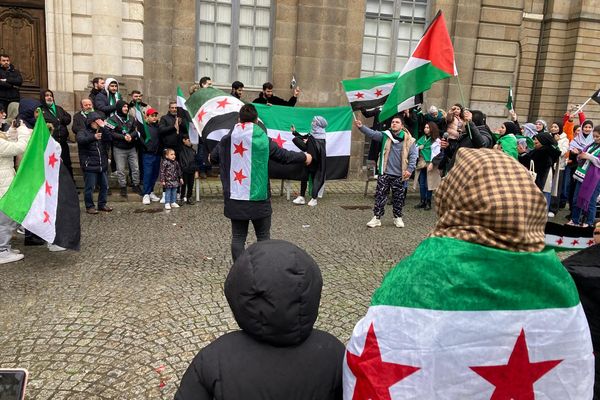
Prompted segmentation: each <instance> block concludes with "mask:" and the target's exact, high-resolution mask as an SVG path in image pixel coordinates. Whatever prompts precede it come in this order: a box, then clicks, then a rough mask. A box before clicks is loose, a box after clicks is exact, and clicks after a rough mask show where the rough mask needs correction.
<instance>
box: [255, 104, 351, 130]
mask: <svg viewBox="0 0 600 400" xmlns="http://www.w3.org/2000/svg"><path fill="white" fill-rule="evenodd" d="M254 106H255V107H256V110H257V111H258V117H259V118H260V119H261V121H262V122H263V123H264V124H265V126H266V127H267V128H268V129H276V130H280V131H286V132H287V131H289V130H290V126H291V125H294V126H295V127H296V130H297V131H298V132H302V133H306V132H310V130H311V122H312V119H313V117H314V116H316V115H320V116H322V117H323V118H325V119H326V120H327V128H325V130H326V131H327V132H340V131H349V130H351V129H352V109H351V108H350V107H348V106H346V107H321V108H306V107H285V106H267V105H264V104H254Z"/></svg>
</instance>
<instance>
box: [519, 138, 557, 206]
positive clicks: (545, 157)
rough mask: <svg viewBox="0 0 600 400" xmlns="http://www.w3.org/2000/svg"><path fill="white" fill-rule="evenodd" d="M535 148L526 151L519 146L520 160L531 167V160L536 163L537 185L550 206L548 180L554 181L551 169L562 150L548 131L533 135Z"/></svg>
mask: <svg viewBox="0 0 600 400" xmlns="http://www.w3.org/2000/svg"><path fill="white" fill-rule="evenodd" d="M533 144H534V149H533V150H531V151H530V152H525V151H524V150H523V149H522V148H519V152H520V154H519V162H520V163H521V164H522V165H523V166H524V167H525V168H529V165H530V163H531V161H533V163H534V169H535V172H536V174H537V176H536V178H535V184H536V186H537V187H538V188H539V189H540V190H541V191H542V192H543V193H544V196H546V200H547V201H548V206H550V194H551V193H550V192H551V188H549V185H548V182H547V181H548V180H549V181H550V182H551V181H552V175H551V170H552V167H553V165H554V164H555V163H557V162H558V159H559V158H560V150H559V149H558V144H557V143H556V140H554V138H553V137H552V135H550V134H549V133H547V132H542V133H538V134H537V135H535V136H534V137H533Z"/></svg>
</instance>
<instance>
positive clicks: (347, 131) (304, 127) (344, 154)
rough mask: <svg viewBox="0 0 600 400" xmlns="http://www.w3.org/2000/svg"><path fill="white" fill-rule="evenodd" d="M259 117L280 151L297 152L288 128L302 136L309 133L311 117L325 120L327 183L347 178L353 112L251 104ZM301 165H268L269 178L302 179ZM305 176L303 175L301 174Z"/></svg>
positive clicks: (347, 108)
mask: <svg viewBox="0 0 600 400" xmlns="http://www.w3.org/2000/svg"><path fill="white" fill-rule="evenodd" d="M254 106H255V107H256V110H257V111H258V117H259V118H260V120H261V121H262V122H263V123H264V125H265V127H266V129H267V134H268V135H269V137H270V138H271V139H272V140H273V141H274V142H275V143H277V145H278V146H279V147H283V148H284V149H286V150H291V151H300V149H298V147H296V145H295V144H294V143H293V142H292V139H293V137H294V136H293V135H292V132H291V126H292V125H294V126H295V127H296V130H297V131H298V132H301V133H307V132H310V130H311V122H312V119H313V117H314V116H316V115H320V116H322V117H323V118H325V119H326V120H327V128H326V138H325V146H326V153H327V167H326V171H327V177H326V179H343V178H346V176H347V175H348V164H349V162H350V146H351V131H352V109H351V108H350V107H323V108H305V107H285V106H267V105H263V104H254ZM303 170H304V166H303V165H301V164H293V165H281V164H279V163H276V162H273V161H271V162H270V164H269V176H270V177H271V178H282V179H303V178H305V176H303ZM304 175H305V174H304Z"/></svg>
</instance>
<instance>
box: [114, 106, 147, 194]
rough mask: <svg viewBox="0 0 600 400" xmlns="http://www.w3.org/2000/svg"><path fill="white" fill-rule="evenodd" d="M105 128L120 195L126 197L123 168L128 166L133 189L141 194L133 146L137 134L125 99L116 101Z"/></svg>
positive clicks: (125, 181)
mask: <svg viewBox="0 0 600 400" xmlns="http://www.w3.org/2000/svg"><path fill="white" fill-rule="evenodd" d="M106 128H107V130H108V132H109V133H110V134H111V136H112V143H113V157H114V158H115V162H116V164H117V180H118V181H119V187H120V188H121V196H122V197H127V175H126V174H125V168H129V171H130V172H131V185H132V187H133V191H134V192H135V193H137V194H140V195H141V194H142V189H141V188H140V169H139V164H138V155H137V151H136V147H135V144H136V142H137V141H138V139H139V134H138V131H137V128H136V123H135V119H134V118H131V117H130V116H129V105H128V104H127V103H126V102H125V100H119V101H117V110H116V111H115V113H114V114H112V115H111V116H110V117H109V118H108V119H107V120H106Z"/></svg>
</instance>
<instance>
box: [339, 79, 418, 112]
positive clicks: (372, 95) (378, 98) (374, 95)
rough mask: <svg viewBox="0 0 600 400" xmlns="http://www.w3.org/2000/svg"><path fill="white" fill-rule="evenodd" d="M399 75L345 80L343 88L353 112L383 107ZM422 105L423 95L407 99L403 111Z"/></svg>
mask: <svg viewBox="0 0 600 400" xmlns="http://www.w3.org/2000/svg"><path fill="white" fill-rule="evenodd" d="M399 75H400V73H399V72H392V73H391V74H381V75H374V76H368V77H365V78H357V79H347V80H343V81H342V86H343V87H344V92H346V97H347V98H348V102H349V103H350V107H352V111H356V110H360V109H371V108H375V107H379V106H382V105H383V104H384V103H385V101H386V100H387V97H388V95H389V94H390V92H391V91H392V88H393V87H394V84H395V83H396V80H397V79H398V76H399ZM421 103H423V93H420V94H418V95H416V96H413V97H412V98H409V99H407V100H406V101H405V102H404V104H402V105H401V107H404V108H402V110H406V109H408V108H411V107H414V106H415V105H417V104H421ZM399 108H400V107H399Z"/></svg>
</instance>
